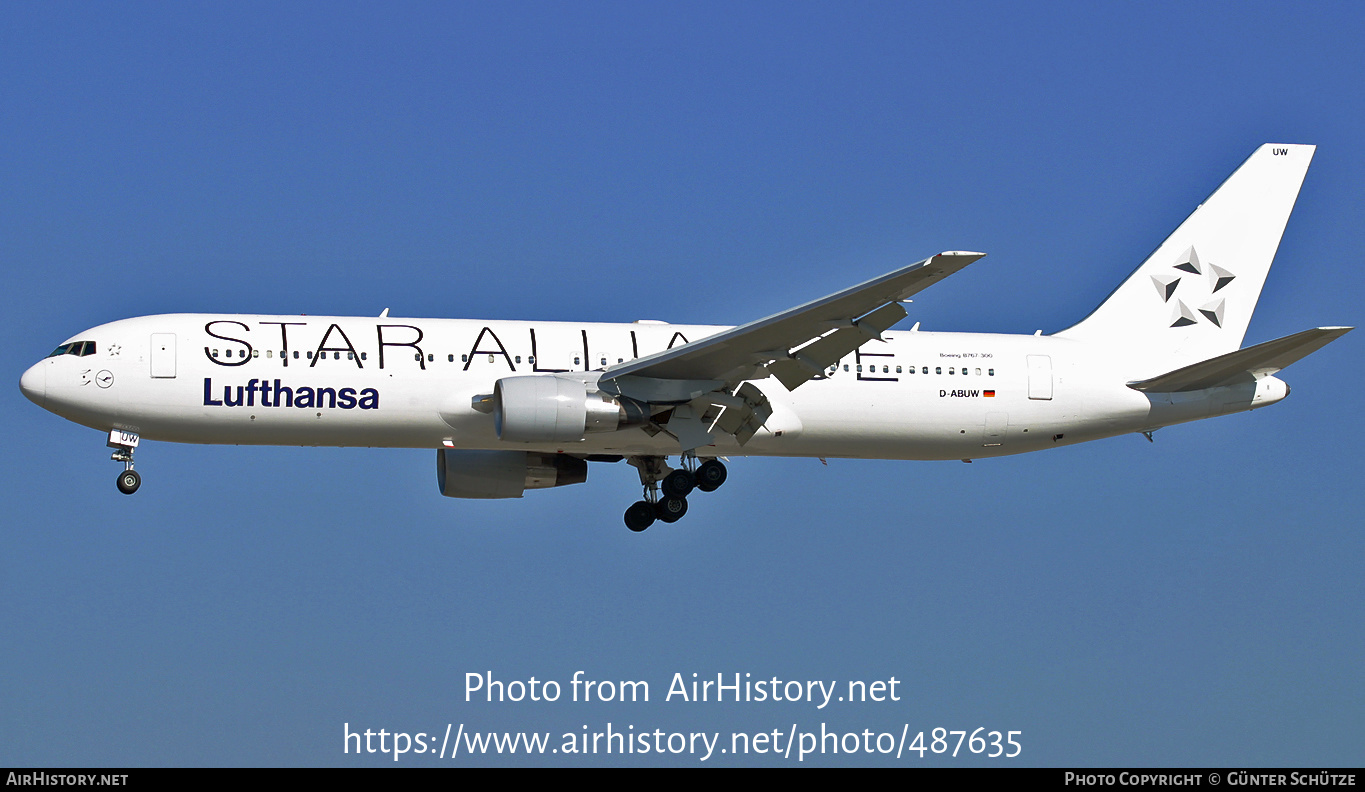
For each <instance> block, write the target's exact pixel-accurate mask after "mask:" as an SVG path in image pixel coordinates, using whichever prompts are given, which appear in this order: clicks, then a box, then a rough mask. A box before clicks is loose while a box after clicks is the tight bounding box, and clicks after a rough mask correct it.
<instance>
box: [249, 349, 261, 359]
mask: <svg viewBox="0 0 1365 792" xmlns="http://www.w3.org/2000/svg"><path fill="white" fill-rule="evenodd" d="M251 356H252V357H254V358H255V357H260V356H261V351H260V350H259V349H253V350H251Z"/></svg>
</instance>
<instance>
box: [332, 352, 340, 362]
mask: <svg viewBox="0 0 1365 792" xmlns="http://www.w3.org/2000/svg"><path fill="white" fill-rule="evenodd" d="M332 360H341V353H340V352H333V353H332Z"/></svg>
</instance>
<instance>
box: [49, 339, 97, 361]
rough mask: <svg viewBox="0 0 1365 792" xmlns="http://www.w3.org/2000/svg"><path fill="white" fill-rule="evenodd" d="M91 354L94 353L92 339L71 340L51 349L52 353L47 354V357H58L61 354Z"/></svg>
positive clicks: (80, 355)
mask: <svg viewBox="0 0 1365 792" xmlns="http://www.w3.org/2000/svg"><path fill="white" fill-rule="evenodd" d="M93 354H95V342H94V341H72V342H71V343H69V344H62V345H61V346H59V347H57V348H56V349H54V350H52V354H50V355H48V357H60V356H61V355H75V356H77V357H85V356H86V355H93Z"/></svg>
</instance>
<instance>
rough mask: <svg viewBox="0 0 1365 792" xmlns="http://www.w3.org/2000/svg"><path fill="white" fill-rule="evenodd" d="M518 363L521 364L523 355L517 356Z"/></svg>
mask: <svg viewBox="0 0 1365 792" xmlns="http://www.w3.org/2000/svg"><path fill="white" fill-rule="evenodd" d="M517 363H521V355H517Z"/></svg>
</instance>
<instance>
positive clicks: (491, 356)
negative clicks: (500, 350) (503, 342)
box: [488, 355, 498, 363]
mask: <svg viewBox="0 0 1365 792" xmlns="http://www.w3.org/2000/svg"><path fill="white" fill-rule="evenodd" d="M497 359H498V358H497V355H489V356H488V362H489V363H492V362H493V361H495V360H497Z"/></svg>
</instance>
